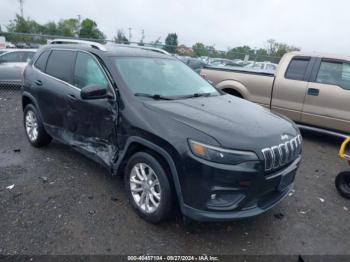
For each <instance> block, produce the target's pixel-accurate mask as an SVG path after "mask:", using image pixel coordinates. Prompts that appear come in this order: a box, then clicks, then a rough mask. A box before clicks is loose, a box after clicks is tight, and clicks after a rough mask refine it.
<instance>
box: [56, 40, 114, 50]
mask: <svg viewBox="0 0 350 262" xmlns="http://www.w3.org/2000/svg"><path fill="white" fill-rule="evenodd" d="M49 44H51V45H54V44H79V45H86V46H90V47H92V48H95V49H98V50H101V51H107V49H106V47H105V46H104V45H102V44H100V43H96V42H92V41H85V40H78V39H65V38H62V39H53V40H51V41H50V42H49Z"/></svg>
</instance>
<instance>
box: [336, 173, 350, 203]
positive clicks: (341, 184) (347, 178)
mask: <svg viewBox="0 0 350 262" xmlns="http://www.w3.org/2000/svg"><path fill="white" fill-rule="evenodd" d="M335 187H336V188H337V190H338V192H339V194H340V195H341V196H343V197H345V198H347V199H350V172H341V173H339V174H338V175H337V177H336V179H335Z"/></svg>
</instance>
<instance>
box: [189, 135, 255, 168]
mask: <svg viewBox="0 0 350 262" xmlns="http://www.w3.org/2000/svg"><path fill="white" fill-rule="evenodd" d="M188 143H189V145H190V149H191V151H192V153H193V154H194V155H196V156H198V157H200V158H203V159H206V160H208V161H211V162H216V163H221V164H228V165H237V164H239V163H242V162H246V161H254V160H258V157H257V155H256V154H255V153H253V152H248V151H238V150H229V149H224V148H220V147H215V146H210V145H205V144H202V143H199V142H196V141H193V140H191V139H189V140H188Z"/></svg>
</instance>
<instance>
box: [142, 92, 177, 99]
mask: <svg viewBox="0 0 350 262" xmlns="http://www.w3.org/2000/svg"><path fill="white" fill-rule="evenodd" d="M135 96H142V97H149V98H153V99H154V100H174V99H175V98H172V97H168V96H162V95H159V94H153V95H152V94H146V93H135Z"/></svg>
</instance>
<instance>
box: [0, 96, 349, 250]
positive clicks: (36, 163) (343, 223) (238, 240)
mask: <svg viewBox="0 0 350 262" xmlns="http://www.w3.org/2000/svg"><path fill="white" fill-rule="evenodd" d="M303 136H304V153H303V163H302V165H301V168H300V171H299V173H298V175H297V178H296V186H295V193H294V194H293V195H291V196H289V197H288V198H287V199H286V200H285V201H283V202H282V203H281V204H279V205H278V206H277V207H275V208H273V209H272V210H270V211H269V212H267V213H265V214H263V215H260V216H258V217H256V218H252V219H248V220H244V221H237V222H232V223H210V224H208V223H207V224H196V225H195V226H194V229H193V232H188V230H187V228H186V227H184V226H183V224H182V222H181V219H180V217H175V218H174V219H172V220H171V221H169V222H167V223H164V224H161V225H157V226H154V225H150V224H148V223H146V222H144V221H143V220H142V219H140V218H138V216H137V215H136V214H135V213H134V212H133V210H132V209H131V207H130V205H129V204H128V202H127V201H126V196H125V193H124V190H123V183H122V181H121V180H120V179H116V178H111V177H109V176H108V173H107V171H106V170H105V169H103V168H102V167H100V166H99V165H97V164H95V163H94V162H92V161H90V160H89V159H87V158H85V157H83V156H81V155H80V154H78V153H77V152H75V151H73V150H71V149H70V148H68V147H66V146H64V145H61V144H59V143H56V142H54V143H52V144H51V145H50V146H49V147H47V148H43V149H36V148H33V147H31V146H30V145H29V143H28V142H27V140H26V137H25V134H24V130H23V127H22V111H21V105H20V95H19V93H18V92H13V91H1V90H0V214H1V215H0V254H135V253H137V254H147V253H150V254H203V253H205V254H350V249H349V247H350V238H349V235H350V222H349V221H350V202H349V201H347V200H345V199H343V198H341V197H340V196H339V195H338V194H337V192H336V190H335V188H334V177H335V175H336V174H337V173H338V172H339V171H341V170H344V169H346V168H347V165H346V163H345V162H343V161H341V160H340V159H338V157H337V150H338V147H339V143H340V140H338V139H334V138H331V137H325V136H320V135H315V134H313V133H304V134H303ZM13 184H14V187H13V188H12V189H6V187H8V186H10V185H13Z"/></svg>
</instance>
